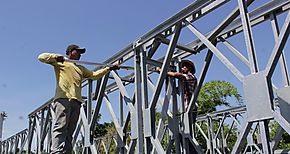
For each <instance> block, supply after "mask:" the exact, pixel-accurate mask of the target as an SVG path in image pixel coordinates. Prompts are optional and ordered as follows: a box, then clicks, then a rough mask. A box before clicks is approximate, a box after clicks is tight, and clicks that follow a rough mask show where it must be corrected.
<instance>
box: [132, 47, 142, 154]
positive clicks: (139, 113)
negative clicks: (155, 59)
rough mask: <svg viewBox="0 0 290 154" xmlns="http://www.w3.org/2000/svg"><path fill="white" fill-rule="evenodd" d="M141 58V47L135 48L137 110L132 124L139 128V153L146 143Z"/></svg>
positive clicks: (135, 106)
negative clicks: (144, 137) (144, 136)
mask: <svg viewBox="0 0 290 154" xmlns="http://www.w3.org/2000/svg"><path fill="white" fill-rule="evenodd" d="M140 64H141V60H140V49H139V48H135V61H134V65H135V67H134V68H135V72H134V73H135V105H134V108H135V112H136V116H137V118H136V120H137V121H136V123H135V124H134V122H131V124H132V125H135V126H136V128H137V129H136V130H137V145H136V146H137V148H136V150H137V151H136V152H137V153H144V150H143V145H144V139H143V131H142V129H143V118H142V93H141V88H142V86H141V84H142V83H141V65H140Z"/></svg>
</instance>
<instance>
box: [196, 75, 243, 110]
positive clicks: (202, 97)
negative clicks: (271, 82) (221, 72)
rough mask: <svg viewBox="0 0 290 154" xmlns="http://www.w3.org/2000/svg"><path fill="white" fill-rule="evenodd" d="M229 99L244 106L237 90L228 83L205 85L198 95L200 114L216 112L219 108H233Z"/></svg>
mask: <svg viewBox="0 0 290 154" xmlns="http://www.w3.org/2000/svg"><path fill="white" fill-rule="evenodd" d="M229 98H235V99H236V102H237V103H238V104H242V103H243V102H242V98H241V95H240V93H239V92H238V90H237V88H236V87H235V86H234V85H232V84H231V83H229V82H227V81H210V82H207V83H205V84H204V85H203V87H202V88H201V90H200V92H199V95H198V100H197V103H198V113H199V114H204V113H209V112H213V111H216V107H217V106H221V105H225V106H231V105H230V102H229Z"/></svg>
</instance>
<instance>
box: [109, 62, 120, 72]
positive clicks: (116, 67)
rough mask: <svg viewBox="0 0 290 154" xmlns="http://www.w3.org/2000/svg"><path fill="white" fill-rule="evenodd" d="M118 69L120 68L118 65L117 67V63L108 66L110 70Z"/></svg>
mask: <svg viewBox="0 0 290 154" xmlns="http://www.w3.org/2000/svg"><path fill="white" fill-rule="evenodd" d="M119 69H120V67H119V65H118V64H114V65H112V66H110V70H111V71H112V70H119Z"/></svg>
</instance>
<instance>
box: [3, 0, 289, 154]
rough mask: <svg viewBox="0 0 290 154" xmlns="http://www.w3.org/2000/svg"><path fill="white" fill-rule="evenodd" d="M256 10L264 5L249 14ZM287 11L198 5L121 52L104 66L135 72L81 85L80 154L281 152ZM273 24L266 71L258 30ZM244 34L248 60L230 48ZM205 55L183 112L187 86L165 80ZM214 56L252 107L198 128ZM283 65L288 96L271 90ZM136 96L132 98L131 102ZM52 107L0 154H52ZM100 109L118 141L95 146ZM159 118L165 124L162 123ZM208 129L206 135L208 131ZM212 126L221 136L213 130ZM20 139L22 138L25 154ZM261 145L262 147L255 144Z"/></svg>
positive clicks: (283, 0) (269, 6)
mask: <svg viewBox="0 0 290 154" xmlns="http://www.w3.org/2000/svg"><path fill="white" fill-rule="evenodd" d="M233 2H236V3H237V4H236V7H235V8H234V9H232V10H229V11H231V13H229V14H228V15H227V16H226V17H225V18H224V20H223V21H222V22H221V23H220V24H218V25H217V26H215V27H214V29H213V30H211V31H210V32H209V33H207V34H203V32H202V31H201V30H199V29H198V28H197V27H196V26H195V23H196V22H197V21H199V20H200V19H202V18H206V17H207V15H208V14H210V13H211V12H212V11H214V10H219V9H221V8H222V7H223V6H226V5H227V4H228V3H233ZM257 2H259V3H262V4H259V6H258V7H256V8H254V9H253V10H249V7H250V6H251V5H254V4H255V3H257ZM289 7H290V0H272V1H258V0H256V1H255V0H235V1H234V0H196V1H195V2H193V3H192V4H190V5H189V6H188V7H186V8H184V9H183V10H181V11H180V12H178V13H177V14H176V15H174V16H172V17H171V18H169V19H168V20H166V21H165V22H163V23H162V24H160V25H159V26H157V27H156V28H154V29H153V30H151V31H149V32H148V33H146V34H145V35H143V36H142V37H140V38H139V39H137V40H136V41H134V42H133V43H131V44H130V45H128V46H127V47H126V48H124V49H123V50H121V51H119V52H118V53H117V54H115V55H114V56H112V57H111V58H109V59H108V60H106V61H105V63H109V64H113V63H119V64H131V65H132V66H133V68H134V71H133V72H132V71H131V72H129V71H128V72H123V71H118V72H115V71H112V72H111V73H110V74H108V75H106V76H105V77H103V78H102V79H101V80H98V81H96V83H94V82H93V81H91V80H85V81H83V88H87V96H84V99H85V100H86V104H85V105H83V106H82V108H81V114H80V119H79V124H78V127H77V130H76V132H75V134H74V141H73V143H74V145H75V152H82V153H84V152H85V153H99V152H100V150H101V149H102V150H104V151H105V152H106V153H108V152H109V150H110V148H111V145H115V146H116V152H117V153H151V152H157V153H172V152H173V150H175V152H176V153H194V152H196V153H211V154H214V153H232V154H236V153H248V152H250V153H274V151H276V152H277V145H278V142H279V140H280V139H281V136H282V133H283V132H284V131H285V132H287V133H288V134H290V124H289V121H290V115H289V113H288V111H289V109H290V105H289V103H290V97H289V96H290V95H289V92H290V88H289V75H288V69H287V63H286V58H285V54H284V51H283V50H284V48H285V45H286V43H287V40H288V36H289V31H290V26H289V24H290V13H289V11H288V10H289ZM224 8H225V7H223V9H224ZM225 12H226V11H225ZM280 14H282V15H283V14H284V15H285V14H288V15H287V17H286V19H285V21H284V22H283V23H282V24H283V25H282V27H281V29H280V28H279V27H280V26H278V21H277V16H278V15H280ZM267 21H270V22H271V25H272V29H273V34H274V39H275V45H274V47H273V50H272V54H271V55H270V58H269V60H268V62H267V65H266V67H265V68H264V69H261V68H259V66H258V60H259V59H258V56H257V53H256V49H255V44H254V39H253V31H252V29H253V27H254V26H256V25H259V24H261V23H264V22H267ZM185 29H187V30H189V31H190V32H191V33H193V34H194V35H195V36H196V38H197V39H196V40H194V41H192V42H191V43H189V44H182V43H180V42H179V39H180V37H182V34H183V33H182V32H184V30H185ZM240 33H242V34H243V36H244V42H242V43H245V44H246V49H245V50H246V53H247V57H245V56H243V54H242V52H241V51H239V50H238V49H237V48H235V47H234V46H233V45H232V44H231V43H230V40H229V38H231V39H235V37H234V36H236V35H237V34H240ZM264 39H267V38H264ZM220 44H222V45H224V46H226V47H227V48H228V49H229V50H230V51H231V52H232V53H233V54H234V55H235V56H236V57H237V58H238V59H239V60H240V61H241V62H242V63H244V64H245V65H246V66H247V67H248V68H249V73H248V74H245V73H242V72H241V71H240V70H239V69H238V67H239V66H238V65H235V64H233V63H231V61H230V59H229V58H227V57H226V56H225V54H224V53H223V52H222V49H219V48H218V46H219V45H220ZM162 46H163V47H164V46H165V47H167V49H166V51H165V53H164V54H163V55H165V56H164V57H163V56H161V57H158V56H156V55H158V53H159V52H161V51H160V49H161V48H162ZM202 52H206V56H205V57H204V64H203V67H202V69H201V72H200V76H199V77H198V79H199V81H198V86H197V88H196V90H195V92H194V97H193V98H192V99H191V101H190V104H189V107H188V109H187V110H185V107H184V103H183V99H182V98H183V92H182V90H181V88H180V87H181V86H182V85H181V83H180V82H179V81H178V80H174V79H171V78H167V76H166V74H167V71H168V70H170V69H175V68H176V67H175V66H177V65H178V63H177V62H178V61H180V59H183V58H187V57H188V56H198V55H199V54H200V53H202ZM213 56H216V58H217V59H218V60H219V61H220V62H221V63H222V64H223V65H224V66H226V67H227V69H228V70H229V71H230V72H231V73H232V74H233V75H234V76H235V77H236V78H237V79H238V80H239V81H240V82H241V83H242V85H243V90H244V93H245V101H246V106H241V107H235V108H231V109H227V110H223V111H217V112H214V113H209V114H207V115H199V116H198V118H197V121H196V122H194V121H193V118H192V114H193V108H194V104H195V103H196V102H197V96H198V94H199V91H200V88H201V87H202V85H203V82H204V80H205V77H206V75H207V73H208V70H209V66H210V64H211V62H212V57H213ZM155 57H157V58H155ZM278 62H279V63H280V66H281V76H282V77H283V85H284V86H283V87H282V88H278V87H276V86H275V85H274V84H273V83H272V82H273V80H274V79H273V78H272V76H273V74H274V71H275V69H276V65H277V64H278ZM156 66H159V67H161V71H160V74H157V73H154V71H152V69H153V68H154V67H156ZM97 69H98V68H97ZM128 74H129V75H128ZM93 87H95V89H93ZM178 87H179V90H178V91H179V92H178V91H177V89H178ZM130 90H132V92H131V93H132V95H129V93H130ZM116 94H117V97H116ZM116 98H118V99H116ZM51 102H52V100H49V101H48V102H46V103H45V104H44V105H42V106H41V107H39V108H38V109H36V110H35V111H34V112H32V113H30V114H29V128H28V129H26V130H24V131H23V132H22V133H20V134H21V135H20V134H16V135H14V136H12V137H10V138H9V139H6V140H4V141H3V142H1V147H2V151H1V153H10V152H13V151H14V153H15V152H16V150H17V148H18V149H20V151H23V150H25V151H29V152H31V151H35V152H37V153H44V152H49V146H50V140H51V135H50V130H51V112H50V104H51ZM114 102H118V104H119V109H118V111H116V110H117V109H116V107H113V106H116V105H115V104H116V103H114ZM102 105H103V106H104V107H105V108H107V109H108V111H109V114H110V115H111V119H112V122H113V123H114V126H115V128H116V131H117V135H115V136H111V137H106V138H100V139H97V140H96V139H93V138H92V131H93V129H94V127H95V126H96V123H97V116H98V114H99V113H100V109H101V106H102ZM158 106H159V107H158ZM257 108H259V110H258V111H257ZM158 109H159V110H158ZM159 111H160V114H161V116H160V119H156V114H157V112H159ZM180 113H183V114H180ZM101 114H102V113H101ZM157 120H158V121H157ZM270 121H276V122H277V123H278V124H279V128H278V130H277V132H276V135H275V136H274V138H273V139H271V138H270V136H269V133H270V131H271V130H270V128H269V122H270ZM225 125H229V126H230V127H229V128H230V129H229V130H225ZM204 126H206V128H207V129H206V130H205V129H203V127H204ZM214 126H217V128H218V129H214ZM234 129H237V131H234ZM233 132H238V134H236V138H237V140H236V142H235V145H234V146H233V147H232V148H231V147H230V146H229V145H228V138H229V136H230V135H232V133H233ZM19 136H22V138H23V139H21V141H22V142H21V146H20V148H19V146H18V143H19V142H18V141H19V138H20V137H19ZM198 137H200V138H202V139H203V140H204V142H203V143H204V144H206V146H205V145H202V144H201V143H198V140H197V138H198ZM256 138H258V139H259V140H258V141H256ZM164 140H166V141H167V142H166V143H167V145H166V146H164V145H162V141H164ZM204 147H206V148H204ZM280 152H281V151H280Z"/></svg>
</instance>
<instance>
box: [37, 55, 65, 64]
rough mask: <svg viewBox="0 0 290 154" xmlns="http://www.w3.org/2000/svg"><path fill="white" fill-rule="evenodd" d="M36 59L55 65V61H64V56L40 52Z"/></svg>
mask: <svg viewBox="0 0 290 154" xmlns="http://www.w3.org/2000/svg"><path fill="white" fill-rule="evenodd" d="M38 60H39V61H41V62H43V63H47V64H51V65H55V64H57V62H64V57H63V56H61V55H58V54H53V53H42V54H40V55H39V56H38Z"/></svg>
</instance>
